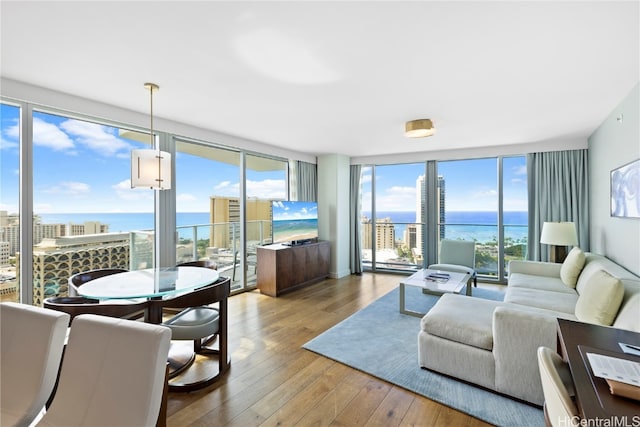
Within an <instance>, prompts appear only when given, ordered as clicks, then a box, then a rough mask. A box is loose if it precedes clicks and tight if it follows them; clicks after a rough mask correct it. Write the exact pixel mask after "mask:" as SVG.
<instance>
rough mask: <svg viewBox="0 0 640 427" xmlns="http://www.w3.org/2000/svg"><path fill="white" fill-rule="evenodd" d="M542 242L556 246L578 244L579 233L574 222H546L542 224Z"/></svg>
mask: <svg viewBox="0 0 640 427" xmlns="http://www.w3.org/2000/svg"><path fill="white" fill-rule="evenodd" d="M540 243H544V244H547V245H556V246H576V245H577V244H578V234H577V233H576V225H575V223H573V222H545V223H544V224H542V233H541V235H540Z"/></svg>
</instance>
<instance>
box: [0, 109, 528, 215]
mask: <svg viewBox="0 0 640 427" xmlns="http://www.w3.org/2000/svg"><path fill="white" fill-rule="evenodd" d="M0 115H1V117H0V119H1V126H2V127H1V133H0V167H1V171H0V178H1V184H0V191H1V192H0V210H6V211H9V212H10V213H15V212H17V208H18V178H19V177H18V166H19V156H18V154H19V153H18V134H19V129H18V109H17V108H15V107H9V106H7V105H4V104H2V106H1V110H0ZM136 148H148V147H145V145H144V144H143V143H140V142H137V141H133V140H129V139H124V138H121V137H119V135H118V129H116V128H113V127H109V126H103V125H99V124H96V123H91V122H84V121H80V120H73V119H68V118H65V117H59V116H54V115H49V114H43V113H35V114H34V151H33V158H34V173H33V176H34V211H35V213H36V214H38V213H73V212H152V211H153V206H154V202H153V197H154V192H153V191H152V190H149V189H131V188H130V155H131V154H130V153H131V150H132V149H136ZM495 165H496V162H495V159H479V160H465V161H451V162H440V163H439V171H438V172H439V174H441V175H443V176H445V182H446V190H447V193H446V194H447V210H453V211H455V210H472V211H474V210H475V211H479V210H496V207H497V192H496V191H497V184H496V176H497V172H496V166H495ZM176 169H177V171H176V172H177V173H176V180H177V183H176V191H177V195H176V197H177V199H176V203H177V207H178V211H179V212H208V211H209V197H210V196H213V195H217V196H224V197H227V196H238V195H239V168H238V166H236V165H232V164H228V163H223V162H218V161H214V160H210V159H205V158H201V157H198V156H195V155H189V154H185V153H180V152H178V153H177V154H176ZM422 174H424V163H418V164H411V165H392V166H379V167H378V168H377V170H376V189H377V197H376V200H377V203H378V206H377V209H378V210H379V211H414V210H415V207H416V178H417V177H418V176H419V175H422ZM504 175H505V180H504V181H505V210H526V209H527V198H526V194H527V189H526V167H525V159H524V158H523V157H520V158H514V159H508V160H506V161H505V167H504ZM367 180H368V181H367ZM370 180H371V176H370V174H369V175H365V176H364V177H363V181H364V189H365V192H364V194H363V203H365V204H366V203H367V201H369V203H370V199H371V194H370V189H371V186H370ZM247 191H248V194H249V196H250V197H257V198H265V199H286V198H287V195H286V182H285V174H284V171H270V172H269V171H268V172H258V171H253V170H252V171H247Z"/></svg>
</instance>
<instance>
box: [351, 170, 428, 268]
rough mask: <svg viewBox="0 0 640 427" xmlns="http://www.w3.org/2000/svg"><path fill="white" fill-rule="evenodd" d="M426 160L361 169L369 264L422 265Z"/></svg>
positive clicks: (365, 248)
mask: <svg viewBox="0 0 640 427" xmlns="http://www.w3.org/2000/svg"><path fill="white" fill-rule="evenodd" d="M424 176H425V164H424V163H411V164H400V165H377V166H368V167H365V168H363V170H362V177H363V178H362V181H363V184H362V191H363V195H364V197H362V207H361V209H362V212H361V220H362V252H363V264H364V265H365V266H366V267H372V268H374V269H384V270H400V271H406V270H415V269H416V268H417V267H418V266H421V265H422V258H423V252H422V227H423V224H424Z"/></svg>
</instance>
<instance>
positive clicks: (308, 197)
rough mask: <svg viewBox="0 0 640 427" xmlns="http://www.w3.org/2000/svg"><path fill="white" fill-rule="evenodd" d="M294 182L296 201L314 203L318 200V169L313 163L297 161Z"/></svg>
mask: <svg viewBox="0 0 640 427" xmlns="http://www.w3.org/2000/svg"><path fill="white" fill-rule="evenodd" d="M296 170H297V176H296V182H297V186H298V200H299V201H305V202H315V201H316V200H318V167H317V165H316V164H314V163H307V162H301V161H298V164H297V169H296Z"/></svg>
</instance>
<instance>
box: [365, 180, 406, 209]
mask: <svg viewBox="0 0 640 427" xmlns="http://www.w3.org/2000/svg"><path fill="white" fill-rule="evenodd" d="M415 207H416V188H415V187H403V186H393V187H389V188H388V189H386V190H385V193H384V194H383V195H378V196H377V197H376V210H377V211H413V210H415ZM365 210H368V208H365Z"/></svg>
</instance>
